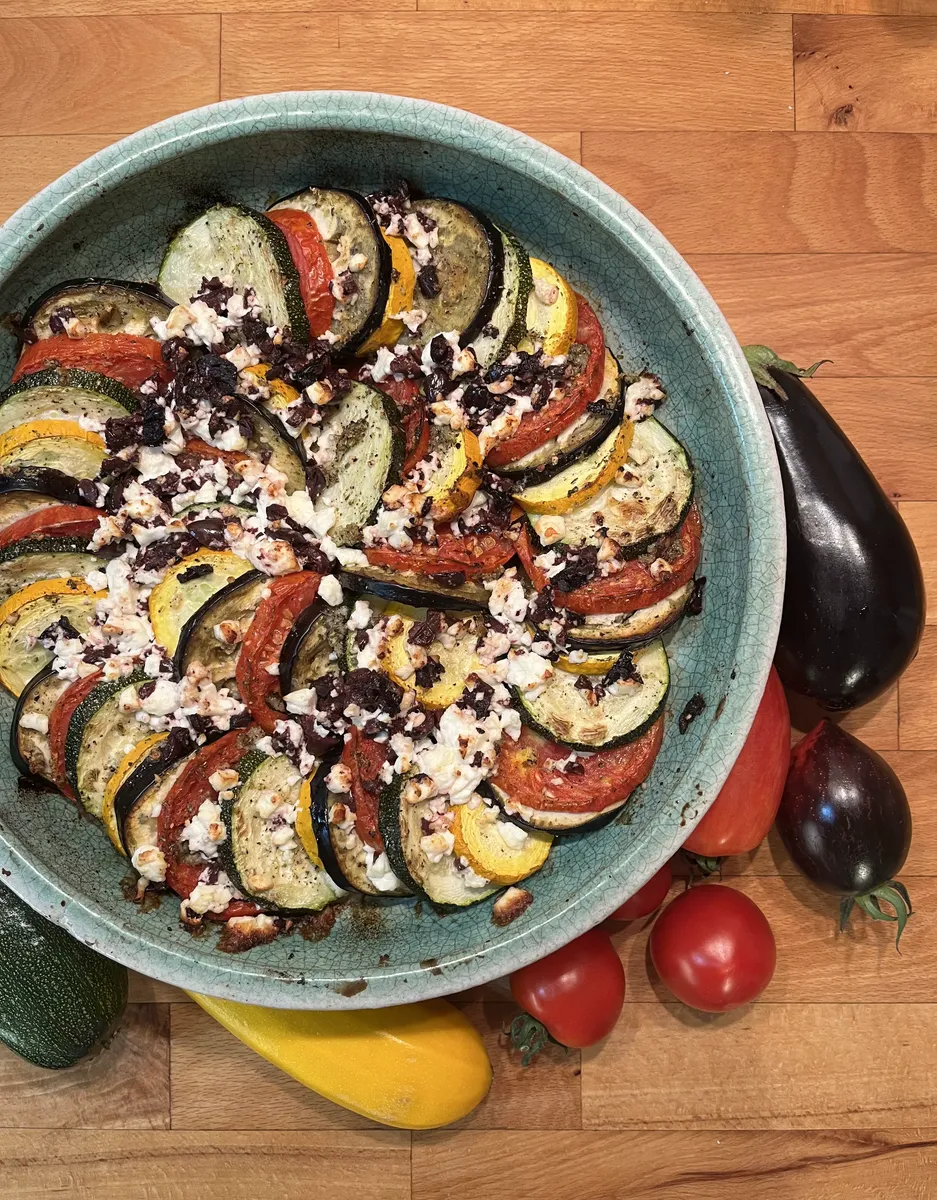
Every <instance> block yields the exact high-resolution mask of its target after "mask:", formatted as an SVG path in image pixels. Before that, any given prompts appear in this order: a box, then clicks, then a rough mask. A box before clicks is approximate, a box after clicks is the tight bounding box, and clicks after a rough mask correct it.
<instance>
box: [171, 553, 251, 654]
mask: <svg viewBox="0 0 937 1200" xmlns="http://www.w3.org/2000/svg"><path fill="white" fill-rule="evenodd" d="M250 570H252V567H251V564H250V563H249V562H248V561H247V559H245V558H241V556H240V555H239V554H234V553H232V552H231V551H230V550H197V551H196V552H195V553H194V554H190V555H188V556H187V557H186V558H184V559H182V561H181V562H177V563H175V564H174V565H173V566H171V567H170V568H169V570H168V571H167V572H166V574H165V575H164V576H163V578H162V579H161V580H160V581H159V583H158V584H157V585H156V586H155V587H154V588H153V590H152V592H150V600H149V609H150V624H151V625H152V626H153V636H154V637H155V638H156V640H157V642H158V643H159V644H160V645H161V646H162V647H164V649H165V650H166V652H167V654H175V651H176V647H177V646H178V644H179V638H180V636H181V634H182V630H183V628H184V626H185V625H186V622H188V621H189V620H190V619H191V618H192V617H193V616H195V615H196V614H197V613H198V612H199V611H200V610H201V609H202V608H203V607H204V606H205V604H206V603H207V602H208V601H209V600H210V599H211V598H212V597H213V596H215V595H216V594H217V593H218V592H220V591H221V590H222V588H226V587H227V586H228V585H229V584H230V583H232V582H233V581H234V580H235V579H238V578H239V577H240V576H241V575H245V574H246V573H247V572H248V571H250Z"/></svg>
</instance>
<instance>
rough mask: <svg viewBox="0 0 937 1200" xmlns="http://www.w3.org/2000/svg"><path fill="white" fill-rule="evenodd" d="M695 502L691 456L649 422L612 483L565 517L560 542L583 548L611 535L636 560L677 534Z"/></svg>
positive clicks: (638, 428)
mask: <svg viewBox="0 0 937 1200" xmlns="http://www.w3.org/2000/svg"><path fill="white" fill-rule="evenodd" d="M692 499H693V468H692V466H691V464H690V459H689V456H688V455H687V452H686V451H685V450H684V448H683V447H682V446H681V445H680V443H679V442H678V441H677V439H676V438H675V437H674V436H673V435H672V434H671V433H669V432H668V431H667V430H666V429H665V428H664V426H663V425H661V423H660V422H659V421H656V420H655V419H654V418H653V417H648V418H647V419H646V420H644V421H639V422H638V424H637V425H635V427H634V438H633V439H632V442H631V447H630V449H629V451H628V460H627V462H626V463H625V465H624V467H623V468H621V469H620V470H619V471H618V474H617V476H616V478H615V479H614V480H613V481H612V483H610V484H609V485H608V486H607V487H606V488H604V489H603V490H602V491H601V492H600V493H599V494H598V495H597V496H592V497H591V498H590V499H589V501H588V503H586V504H583V505H582V506H581V507H579V508H574V509H571V510H570V511H569V512H567V513H564V524H565V532H564V533H563V535H562V537H561V538H560V541H562V542H564V543H566V545H570V546H581V545H585V544H588V543H592V544H598V543H599V542H600V541H601V540H602V539H603V538H604V537H605V536H608V537H610V538H612V539H613V540H614V541H615V542H617V543H618V545H619V546H620V547H621V549H622V550H623V551H624V553H625V554H626V555H628V556H630V557H634V556H636V555H638V554H640V553H641V551H642V550H644V549H645V547H647V546H648V545H650V543H651V542H653V541H654V540H655V539H657V538H659V537H661V536H663V534H665V533H670V531H671V530H672V529H676V528H677V526H678V525H679V524H680V522H681V521H682V520H683V518H684V517H685V516H686V514H687V512H688V511H689V508H690V503H691V501H692ZM597 514H601V520H599V517H598V515H597ZM604 531H607V533H605V532H604Z"/></svg>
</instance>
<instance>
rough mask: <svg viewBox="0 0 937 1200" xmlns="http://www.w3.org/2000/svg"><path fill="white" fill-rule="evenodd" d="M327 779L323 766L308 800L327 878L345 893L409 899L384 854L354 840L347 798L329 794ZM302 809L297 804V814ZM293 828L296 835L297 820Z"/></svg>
mask: <svg viewBox="0 0 937 1200" xmlns="http://www.w3.org/2000/svg"><path fill="white" fill-rule="evenodd" d="M327 775H328V768H327V766H326V767H325V768H324V769H322V770H320V771H319V772H318V774H317V775H316V779H315V783H314V785H313V786H312V788H311V789H310V793H309V796H310V800H311V811H310V816H311V828H312V829H314V830H315V835H314V836H315V840H316V845H317V847H318V850H319V852H320V854H321V856H322V862H323V863H324V866H325V870H326V871H327V872H328V874H329V876H330V878H332V879H333V880H334V881H335V882H336V883H337V884H338V885H339V887H341V888H343V889H344V890H345V891H352V892H359V893H361V895H364V896H406V895H409V893H408V891H407V889H406V888H405V887H404V885H403V884H402V883H401V882H400V880H399V879H398V878H397V877H396V875H394V873H393V871H392V870H391V867H390V863H389V861H388V859H387V855H386V852H385V851H377V850H375V849H374V847H373V846H368V845H367V844H366V843H365V842H364V841H362V839H361V838H360V837H359V836H358V834H357V832H356V830H355V828H354V815H355V813H354V806H353V803H352V800H351V797H350V796H347V795H345V794H344V793H333V792H330V791H329V790H328V788H327V787H326V784H325V780H326V776H327ZM302 807H303V805H302V800H301V801H300V811H302ZM296 826H297V831H299V826H300V819H299V817H297V818H296ZM375 880H376V881H378V882H375ZM378 883H379V884H380V886H378Z"/></svg>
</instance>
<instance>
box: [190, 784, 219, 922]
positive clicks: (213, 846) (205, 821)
mask: <svg viewBox="0 0 937 1200" xmlns="http://www.w3.org/2000/svg"><path fill="white" fill-rule="evenodd" d="M227 836H228V834H227V830H226V829H225V826H224V822H223V821H222V819H221V809H220V808H219V807H218V805H217V804H216V803H215V801H214V800H203V801H202V803H201V804H200V805H199V810H198V812H197V813H196V814H195V816H193V817H190V818H189V820H188V821H186V823H185V825H183V827H182V840H183V841H184V842H185V843H186V845H187V846H188V847H189V849H190V850H191V851H192V853H193V854H204V856H205V857H206V858H217V857H218V843H219V842H223V841H224V840H225V838H226V837H227ZM202 911H203V912H204V911H205V910H204V909H203V910H202Z"/></svg>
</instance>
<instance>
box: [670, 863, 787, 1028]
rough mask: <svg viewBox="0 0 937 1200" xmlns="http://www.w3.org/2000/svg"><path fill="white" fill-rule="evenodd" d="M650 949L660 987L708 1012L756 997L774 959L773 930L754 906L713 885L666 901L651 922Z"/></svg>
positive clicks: (737, 894) (768, 977) (766, 981)
mask: <svg viewBox="0 0 937 1200" xmlns="http://www.w3.org/2000/svg"><path fill="white" fill-rule="evenodd" d="M650 950H651V961H652V962H653V963H654V969H655V970H656V971H657V974H658V975H659V976H660V978H661V982H662V983H663V984H664V985H665V987H667V988H669V989H670V991H672V992H673V994H674V995H675V996H676V997H677V999H678V1000H682V1001H683V1003H684V1004H688V1005H690V1007H691V1008H698V1009H700V1010H702V1011H703V1012H713V1013H718V1012H729V1010H730V1009H733V1008H739V1007H740V1006H741V1005H743V1004H748V1003H749V1002H750V1001H752V1000H754V999H755V997H756V996H760V995H761V993H762V992H763V991H764V990H765V988H766V987H767V986H768V984H769V983H770V982H771V977H772V975H773V974H774V966H775V962H776V961H777V948H776V946H775V944H774V934H773V933H772V932H771V926H770V925H769V924H768V922H767V919H766V918H765V915H764V913H763V912H762V911H761V909H760V908H759V907H758V905H757V904H756V903H755V902H754V901H753V900H750V899H749V898H748V896H746V895H745V893H744V892H737V891H735V889H734V888H730V887H724V886H723V885H722V884H718V883H704V884H700V885H699V886H697V887H692V888H690V889H689V890H688V891H686V892H683V893H682V894H681V895H679V896H677V898H676V899H675V900H671V902H670V903H669V904H668V905H667V907H666V908H665V909H664V911H663V912H662V913H661V914H660V916H659V917H658V918H657V920H656V921H655V922H654V928H653V929H652V930H651V941H650Z"/></svg>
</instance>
